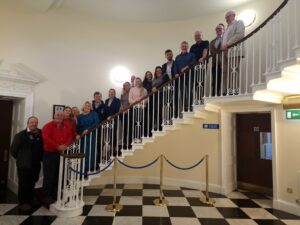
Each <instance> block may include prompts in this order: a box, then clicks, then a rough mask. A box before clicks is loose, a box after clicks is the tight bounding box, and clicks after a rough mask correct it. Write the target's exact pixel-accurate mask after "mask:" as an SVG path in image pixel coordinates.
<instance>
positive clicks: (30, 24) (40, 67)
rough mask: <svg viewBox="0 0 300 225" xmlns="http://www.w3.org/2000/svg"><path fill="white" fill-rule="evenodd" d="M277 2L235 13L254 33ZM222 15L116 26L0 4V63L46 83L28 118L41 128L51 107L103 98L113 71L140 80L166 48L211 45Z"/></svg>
mask: <svg viewBox="0 0 300 225" xmlns="http://www.w3.org/2000/svg"><path fill="white" fill-rule="evenodd" d="M280 2H281V0H276V1H274V0H265V1H257V2H254V3H251V4H248V5H245V6H243V7H241V8H240V9H238V11H240V10H241V9H244V8H252V9H254V10H256V11H257V13H258V20H257V22H256V23H255V24H254V25H253V27H256V26H257V25H258V24H259V23H260V22H261V21H263V19H265V18H266V17H267V16H268V15H270V14H271V12H272V11H273V10H274V8H276V7H277V6H278V5H279V3H280ZM223 14H224V12H221V13H218V14H215V15H211V16H206V17H201V18H195V19H191V20H185V21H175V22H165V23H135V24H128V23H126V24H125V23H123V24H122V23H110V22H108V21H99V19H96V18H92V17H88V16H83V15H80V14H74V13H71V12H67V11H61V10H54V11H49V12H46V13H42V14H38V13H35V14H34V13H25V12H21V11H10V10H8V9H6V8H5V7H1V3H0V27H1V35H0V49H1V51H0V59H4V60H6V61H7V62H22V63H24V64H25V65H28V66H29V67H31V68H34V69H35V70H36V71H38V72H39V73H41V74H42V75H44V76H45V77H46V78H47V81H45V82H43V83H41V84H39V85H38V86H37V87H36V90H35V93H36V95H35V107H34V112H35V114H36V115H37V116H38V117H39V118H40V122H41V125H43V124H44V123H45V122H46V121H48V120H49V119H50V118H51V110H52V105H53V104H67V105H78V106H81V104H82V102H83V101H85V100H89V99H91V95H92V93H93V92H94V91H95V90H100V91H101V92H103V93H104V97H106V93H107V90H108V88H109V87H115V85H114V84H113V83H112V81H111V80H110V78H109V72H110V70H111V69H112V68H113V67H114V66H116V65H124V66H126V67H128V68H129V70H130V71H131V73H132V74H136V75H138V76H143V75H144V72H145V71H146V70H151V71H152V70H153V69H154V67H155V66H156V65H161V64H162V63H163V62H164V55H163V52H164V50H165V49H166V48H171V49H173V50H174V52H175V54H177V53H179V43H180V42H181V41H182V40H187V41H189V42H190V43H192V42H193V32H194V31H195V30H198V29H200V30H202V31H203V32H204V36H205V39H212V37H213V36H214V27H215V24H217V23H219V22H222V21H223V20H224V19H223V17H224V15H223ZM223 22H224V21H223ZM118 89H119V88H118Z"/></svg>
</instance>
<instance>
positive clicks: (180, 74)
mask: <svg viewBox="0 0 300 225" xmlns="http://www.w3.org/2000/svg"><path fill="white" fill-rule="evenodd" d="M288 1H289V0H284V1H283V2H282V3H281V4H280V5H279V7H278V8H277V9H276V10H275V11H274V12H273V13H272V14H271V15H270V16H269V17H268V18H267V19H266V20H265V21H264V22H262V23H261V24H260V25H259V26H258V27H257V28H255V29H254V30H253V31H252V32H251V33H249V34H248V35H246V36H245V37H244V38H242V39H241V40H239V41H237V42H235V43H234V44H232V45H230V46H228V49H230V48H233V47H234V46H237V45H238V44H240V43H243V42H245V41H246V40H248V39H249V38H250V37H252V36H253V35H254V34H256V33H257V32H258V31H259V30H261V29H262V28H263V27H264V26H265V25H266V24H267V23H268V22H269V21H270V20H272V19H273V18H274V17H275V16H276V15H277V14H278V13H279V12H280V11H281V10H282V9H283V8H284V7H285V6H286V5H287V3H288ZM221 52H224V51H219V52H218V53H221ZM213 56H214V55H212V54H210V55H209V56H207V57H206V59H209V58H212V57H213ZM198 65H199V64H198V63H197V64H196V65H193V66H191V67H190V68H187V69H186V70H184V71H183V72H181V73H179V76H178V77H174V78H172V79H171V80H169V81H168V82H166V83H164V84H163V85H162V86H161V87H159V88H158V89H157V91H155V92H153V91H152V92H151V93H149V94H148V95H146V96H145V97H143V98H141V99H140V100H139V101H136V102H135V103H133V104H130V105H129V106H128V107H127V108H125V109H123V110H121V111H120V112H118V113H116V114H114V115H113V116H110V118H109V119H106V120H104V121H102V122H101V123H99V124H98V125H97V126H96V127H94V128H93V129H91V130H90V131H89V132H88V133H86V134H84V135H81V136H80V138H81V137H84V136H85V135H88V134H89V133H91V132H93V131H94V130H96V129H98V128H99V127H101V126H102V125H103V124H105V123H106V122H108V121H112V120H113V119H115V118H116V117H118V116H119V115H121V114H122V113H124V112H126V111H128V110H129V109H131V108H132V107H133V106H134V105H137V104H139V103H141V102H142V101H144V100H145V99H147V98H149V97H150V96H152V95H153V94H155V93H157V92H159V91H161V90H162V89H163V88H164V87H165V86H167V85H168V84H170V83H172V82H173V81H174V80H176V79H179V77H181V76H183V75H185V73H186V72H188V71H189V70H190V69H194V68H195V67H196V66H198Z"/></svg>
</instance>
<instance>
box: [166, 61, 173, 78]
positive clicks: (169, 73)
mask: <svg viewBox="0 0 300 225" xmlns="http://www.w3.org/2000/svg"><path fill="white" fill-rule="evenodd" d="M172 66H173V61H171V62H168V63H167V74H168V76H169V78H170V80H171V79H172Z"/></svg>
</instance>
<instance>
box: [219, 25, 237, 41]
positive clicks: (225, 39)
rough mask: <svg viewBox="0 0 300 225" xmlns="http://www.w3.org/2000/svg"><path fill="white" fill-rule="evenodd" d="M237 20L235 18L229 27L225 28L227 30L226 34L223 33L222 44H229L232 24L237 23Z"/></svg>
mask: <svg viewBox="0 0 300 225" xmlns="http://www.w3.org/2000/svg"><path fill="white" fill-rule="evenodd" d="M236 22H237V21H236V20H234V21H232V23H231V24H229V25H228V26H227V28H226V30H225V32H224V34H223V37H222V39H223V40H222V46H224V45H226V44H227V42H228V34H229V33H230V31H231V30H232V27H233V26H232V25H233V24H235V23H236Z"/></svg>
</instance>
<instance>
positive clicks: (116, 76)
mask: <svg viewBox="0 0 300 225" xmlns="http://www.w3.org/2000/svg"><path fill="white" fill-rule="evenodd" d="M110 77H111V79H112V81H113V82H114V83H115V84H117V85H120V86H121V85H122V84H123V83H124V82H126V81H130V72H129V70H128V69H127V68H126V67H124V66H116V67H114V68H113V69H112V70H111V72H110Z"/></svg>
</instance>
